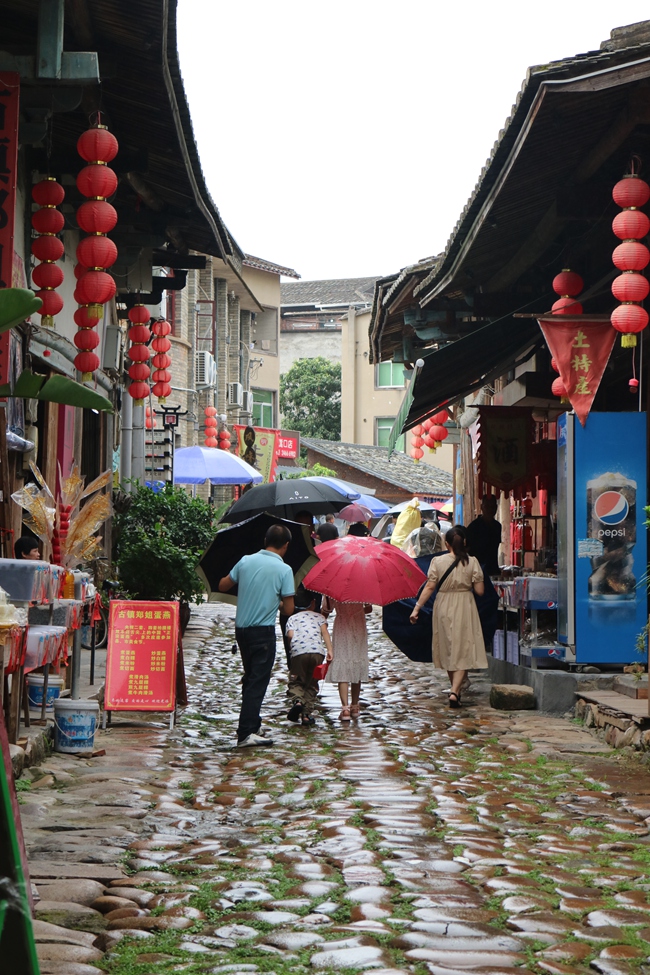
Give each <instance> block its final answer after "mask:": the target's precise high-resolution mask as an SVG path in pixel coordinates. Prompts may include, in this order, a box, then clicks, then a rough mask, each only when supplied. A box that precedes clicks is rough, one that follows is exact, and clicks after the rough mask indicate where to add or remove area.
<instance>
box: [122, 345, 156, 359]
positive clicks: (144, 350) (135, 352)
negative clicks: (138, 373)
mask: <svg viewBox="0 0 650 975" xmlns="http://www.w3.org/2000/svg"><path fill="white" fill-rule="evenodd" d="M126 354H127V355H128V357H129V359H130V360H131V362H148V361H149V358H150V356H151V352H150V351H149V349H148V347H147V346H146V345H144V344H140V343H137V344H136V345H131V346H130V347H129V350H128V352H127V353H126Z"/></svg>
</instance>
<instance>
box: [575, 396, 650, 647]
mask: <svg viewBox="0 0 650 975" xmlns="http://www.w3.org/2000/svg"><path fill="white" fill-rule="evenodd" d="M557 438H558V439H557V449H558V472H557V476H558V499H557V502H558V524H557V536H558V639H559V642H560V643H563V644H565V646H566V647H567V661H570V660H572V659H573V654H575V663H576V664H626V663H633V662H635V661H637V662H638V661H639V660H640V658H639V656H638V654H637V653H635V643H636V639H637V636H638V634H639V633H640V632H641V630H642V629H643V627H644V626H645V624H646V622H647V619H648V602H647V598H648V597H647V571H646V570H647V544H646V531H647V529H646V527H645V520H646V515H645V504H646V463H647V461H646V442H647V440H646V414H645V413H590V414H589V416H588V418H587V422H586V425H585V426H584V427H583V426H581V424H580V421H579V420H578V419H577V417H576V416H575V415H574V414H573V413H563V414H562V416H560V418H559V420H558V432H557Z"/></svg>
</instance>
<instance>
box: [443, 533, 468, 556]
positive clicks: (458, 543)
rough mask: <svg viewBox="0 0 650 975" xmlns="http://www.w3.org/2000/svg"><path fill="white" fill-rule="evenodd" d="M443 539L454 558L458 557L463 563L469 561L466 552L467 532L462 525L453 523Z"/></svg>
mask: <svg viewBox="0 0 650 975" xmlns="http://www.w3.org/2000/svg"><path fill="white" fill-rule="evenodd" d="M445 541H446V542H447V544H448V545H449V547H450V548H451V550H452V552H453V554H454V558H456V559H458V560H459V562H461V563H462V564H463V565H467V563H468V562H469V555H468V554H467V532H466V530H465V529H464V527H463V526H462V525H454V526H453V528H450V529H449V531H448V532H447V534H446V535H445Z"/></svg>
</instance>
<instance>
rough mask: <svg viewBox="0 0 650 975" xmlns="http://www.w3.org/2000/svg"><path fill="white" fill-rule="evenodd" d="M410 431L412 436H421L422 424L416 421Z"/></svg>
mask: <svg viewBox="0 0 650 975" xmlns="http://www.w3.org/2000/svg"><path fill="white" fill-rule="evenodd" d="M411 433H412V434H413V436H414V437H420V436H422V424H421V423H417V424H416V425H415V426H414V427H413V429H412V430H411Z"/></svg>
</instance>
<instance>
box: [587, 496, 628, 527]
mask: <svg viewBox="0 0 650 975" xmlns="http://www.w3.org/2000/svg"><path fill="white" fill-rule="evenodd" d="M629 510H630V506H629V504H628V503H627V500H626V499H625V498H624V496H623V495H622V494H621V493H620V491H604V492H603V493H602V494H600V495H599V496H598V497H597V498H596V500H595V502H594V514H595V516H596V518H598V521H600V522H602V524H603V525H620V523H621V522H622V521H625V519H626V518H627V516H628V512H629Z"/></svg>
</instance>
